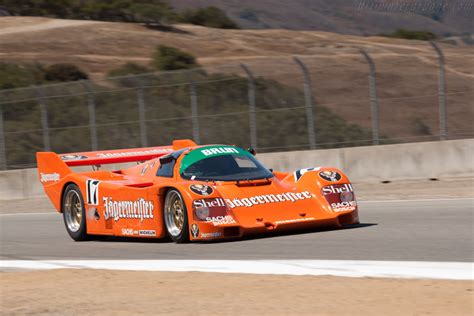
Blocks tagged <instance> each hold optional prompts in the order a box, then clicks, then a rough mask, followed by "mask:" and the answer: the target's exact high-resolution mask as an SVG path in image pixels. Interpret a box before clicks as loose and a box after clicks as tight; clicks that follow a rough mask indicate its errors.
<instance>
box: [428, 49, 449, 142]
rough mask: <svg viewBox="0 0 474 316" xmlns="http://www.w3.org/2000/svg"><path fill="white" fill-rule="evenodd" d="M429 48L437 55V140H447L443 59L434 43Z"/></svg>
mask: <svg viewBox="0 0 474 316" xmlns="http://www.w3.org/2000/svg"><path fill="white" fill-rule="evenodd" d="M430 44H431V46H432V47H433V48H434V50H435V51H436V54H437V55H438V63H439V69H438V102H439V140H446V139H447V138H448V122H447V115H446V75H445V69H444V65H445V58H444V54H443V51H442V50H441V48H440V47H439V46H438V45H437V44H436V43H434V42H432V41H430Z"/></svg>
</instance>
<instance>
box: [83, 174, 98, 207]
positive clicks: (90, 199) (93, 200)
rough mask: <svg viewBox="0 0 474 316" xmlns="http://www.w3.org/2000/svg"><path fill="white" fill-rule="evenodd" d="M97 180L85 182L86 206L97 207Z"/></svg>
mask: <svg viewBox="0 0 474 316" xmlns="http://www.w3.org/2000/svg"><path fill="white" fill-rule="evenodd" d="M99 183H100V181H99V180H87V181H86V184H87V204H89V205H99Z"/></svg>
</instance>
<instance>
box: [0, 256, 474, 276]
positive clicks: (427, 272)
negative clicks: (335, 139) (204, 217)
mask: <svg viewBox="0 0 474 316" xmlns="http://www.w3.org/2000/svg"><path fill="white" fill-rule="evenodd" d="M473 268H474V263H471V262H420V261H353V260H38V261H30V260H3V261H1V262H0V270H3V271H9V270H12V269H13V270H18V269H28V270H51V269H108V270H132V271H174V272H183V271H199V272H218V273H250V274H279V275H332V276H342V277H382V278H417V279H447V280H473Z"/></svg>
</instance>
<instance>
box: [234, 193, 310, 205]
mask: <svg viewBox="0 0 474 316" xmlns="http://www.w3.org/2000/svg"><path fill="white" fill-rule="evenodd" d="M310 198H311V193H310V192H309V191H304V192H285V193H281V194H266V195H258V196H252V197H248V198H241V199H239V198H235V199H233V200H230V199H226V200H225V202H226V203H227V205H228V206H229V207H230V208H234V207H242V206H245V207H252V206H254V205H258V204H268V203H280V202H296V201H299V200H306V199H310Z"/></svg>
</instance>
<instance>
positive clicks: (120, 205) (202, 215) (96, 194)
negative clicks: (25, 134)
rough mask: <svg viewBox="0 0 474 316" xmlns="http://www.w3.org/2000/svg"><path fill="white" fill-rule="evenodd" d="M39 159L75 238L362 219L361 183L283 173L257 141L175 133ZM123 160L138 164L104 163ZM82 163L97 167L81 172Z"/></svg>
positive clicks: (322, 173) (176, 236)
mask: <svg viewBox="0 0 474 316" xmlns="http://www.w3.org/2000/svg"><path fill="white" fill-rule="evenodd" d="M36 158H37V162H38V173H39V178H40V181H41V183H42V184H43V187H44V190H45V192H46V194H47V195H48V197H49V198H50V200H51V201H52V203H53V204H54V207H55V208H56V210H57V211H58V212H60V213H62V214H63V218H64V223H65V226H66V230H67V232H68V233H69V235H70V236H71V237H72V238H73V239H74V240H76V241H80V240H85V239H87V238H88V237H89V236H91V235H112V236H127V237H140V238H162V237H166V236H168V237H170V238H171V239H172V240H174V241H175V242H178V243H179V242H187V241H197V240H214V239H225V238H238V237H241V236H243V235H245V234H262V233H265V232H269V231H282V230H286V229H305V228H311V227H315V226H320V225H324V226H328V225H332V226H335V227H343V226H346V225H351V224H357V223H358V222H359V219H358V210H357V202H356V199H355V195H354V190H353V187H352V185H351V183H350V182H349V179H348V178H347V177H346V176H345V175H344V174H343V173H342V172H341V171H340V170H338V169H336V168H328V167H316V168H307V169H301V170H296V171H295V172H291V173H285V172H275V171H271V170H269V169H267V168H265V167H264V166H263V165H262V164H261V163H260V162H259V161H258V160H257V159H255V157H254V152H253V151H252V150H244V149H242V148H238V147H235V146H227V145H206V146H198V145H196V144H195V143H194V142H193V141H191V140H175V141H173V144H172V145H171V146H162V147H149V148H135V149H123V150H106V151H97V152H83V153H71V154H59V155H58V154H56V153H53V152H38V153H37V157H36ZM125 162H140V163H139V164H137V165H136V166H133V167H131V168H129V169H124V170H116V171H102V170H98V167H99V166H100V165H104V164H115V163H125ZM75 166H95V167H96V168H94V170H93V171H89V172H73V171H72V169H71V168H70V167H75Z"/></svg>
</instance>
